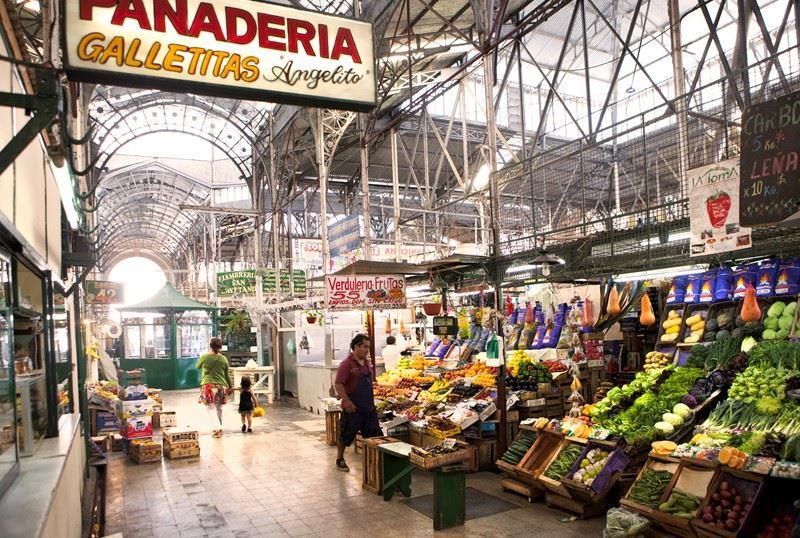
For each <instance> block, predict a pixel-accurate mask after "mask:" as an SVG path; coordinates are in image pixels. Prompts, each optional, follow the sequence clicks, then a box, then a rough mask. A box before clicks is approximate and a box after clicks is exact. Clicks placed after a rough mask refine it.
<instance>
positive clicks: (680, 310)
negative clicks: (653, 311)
mask: <svg viewBox="0 0 800 538" xmlns="http://www.w3.org/2000/svg"><path fill="white" fill-rule="evenodd" d="M685 314H686V306H685V305H682V304H671V305H667V306H665V307H664V312H662V313H661V318H660V319H661V320H662V321H661V326H660V327H659V330H658V337H657V338H656V349H658V348H659V347H673V346H674V345H675V344H677V343H678V338H679V336H680V335H681V333H682V332H683V330H684V318H685Z"/></svg>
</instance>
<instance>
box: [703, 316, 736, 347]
mask: <svg viewBox="0 0 800 538" xmlns="http://www.w3.org/2000/svg"><path fill="white" fill-rule="evenodd" d="M735 328H736V327H735V326H734V317H733V309H728V310H724V311H722V312H720V313H718V314H717V315H716V316H714V317H712V318H711V319H707V320H706V326H705V332H704V333H703V342H713V341H715V340H716V339H717V335H718V334H719V333H720V332H722V337H724V336H730V333H731V331H733V329H735ZM723 331H724V332H723Z"/></svg>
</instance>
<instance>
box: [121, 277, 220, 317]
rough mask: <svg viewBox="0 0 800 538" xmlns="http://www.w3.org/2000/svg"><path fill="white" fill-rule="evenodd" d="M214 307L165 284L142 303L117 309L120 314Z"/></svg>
mask: <svg viewBox="0 0 800 538" xmlns="http://www.w3.org/2000/svg"><path fill="white" fill-rule="evenodd" d="M216 309H217V307H216V306H211V305H207V304H205V303H201V302H198V301H195V300H194V299H190V298H189V297H186V296H185V295H183V294H182V293H181V292H179V291H178V290H176V289H175V288H174V287H173V286H172V284H170V283H169V282H167V283H166V284H164V287H163V288H161V289H160V290H158V292H157V293H156V294H155V295H153V296H152V297H150V298H149V299H145V300H144V301H142V302H140V303H136V304H132V305H128V306H123V307H120V308H118V310H119V311H121V312H161V311H164V310H174V311H186V310H216Z"/></svg>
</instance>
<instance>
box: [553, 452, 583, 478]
mask: <svg viewBox="0 0 800 538" xmlns="http://www.w3.org/2000/svg"><path fill="white" fill-rule="evenodd" d="M581 452H583V448H582V447H580V446H579V445H567V446H565V447H564V448H562V449H561V452H559V453H558V456H556V459H554V460H553V462H552V463H551V464H550V466H549V467H548V468H547V470H546V471H545V473H544V476H546V477H547V478H549V479H550V480H557V481H558V480H561V479H562V478H564V477H565V476H567V473H569V471H570V469H571V468H572V466H573V465H575V462H576V461H578V458H579V457H580V455H581Z"/></svg>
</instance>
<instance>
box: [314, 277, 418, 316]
mask: <svg viewBox="0 0 800 538" xmlns="http://www.w3.org/2000/svg"><path fill="white" fill-rule="evenodd" d="M325 302H326V304H327V307H328V310H392V309H400V308H405V307H406V279H405V277H402V276H392V275H369V276H366V275H360V276H355V275H352V276H328V277H326V279H325Z"/></svg>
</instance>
